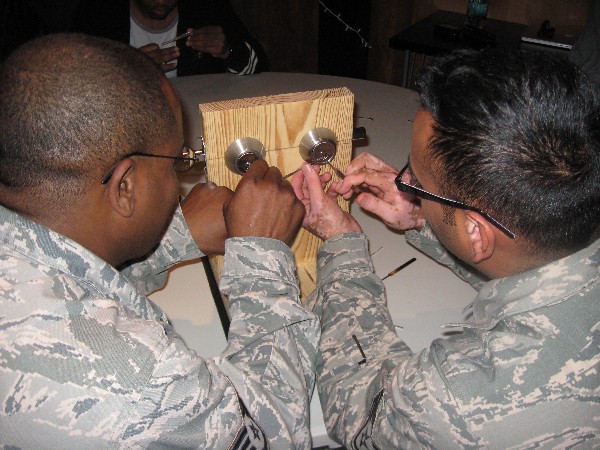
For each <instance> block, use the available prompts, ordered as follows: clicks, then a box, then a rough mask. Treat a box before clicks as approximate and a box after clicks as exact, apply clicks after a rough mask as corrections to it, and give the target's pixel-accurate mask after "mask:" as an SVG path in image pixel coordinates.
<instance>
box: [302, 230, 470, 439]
mask: <svg viewBox="0 0 600 450" xmlns="http://www.w3.org/2000/svg"><path fill="white" fill-rule="evenodd" d="M318 273H319V279H318V284H317V289H316V290H315V293H314V294H313V296H312V297H311V298H310V299H309V300H310V301H309V305H310V306H311V307H312V308H313V311H314V312H315V313H316V314H317V316H319V318H320V319H321V330H322V331H321V332H322V336H321V341H320V344H319V357H318V359H317V385H318V391H319V396H320V399H321V405H322V408H323V416H324V418H325V424H326V426H327V430H328V432H329V434H330V436H332V437H333V438H334V439H336V440H338V441H339V442H340V443H342V444H343V445H344V446H346V448H348V449H355V448H368V449H378V448H379V449H384V448H386V449H387V448H411V447H413V446H414V447H418V448H422V447H423V446H425V447H430V446H442V447H443V446H444V445H446V442H447V441H451V442H459V443H462V444H465V445H468V444H469V443H470V440H469V438H464V437H462V436H461V433H462V432H463V430H464V429H465V428H466V427H465V426H464V424H463V423H462V422H461V420H462V419H461V418H460V416H459V415H458V414H457V413H456V407H455V405H454V401H453V399H452V395H451V393H450V391H449V390H448V389H447V388H446V385H445V383H444V378H443V375H442V373H443V369H442V368H441V363H440V361H439V359H438V357H439V355H441V354H443V352H442V351H439V352H438V351H437V350H435V345H432V347H431V348H430V349H427V350H424V351H422V352H421V353H419V354H415V353H413V352H412V351H411V350H410V349H409V348H408V346H407V345H406V344H405V343H404V342H403V341H402V340H401V339H400V338H399V337H398V335H397V334H396V332H395V329H394V327H393V324H392V320H391V317H390V314H389V311H388V309H387V305H386V297H385V291H384V285H383V283H382V282H381V280H380V279H379V278H378V277H377V276H376V275H374V273H373V267H372V264H371V260H370V257H369V254H368V247H367V240H366V238H365V236H364V235H358V234H346V235H341V236H338V237H336V238H333V239H330V240H328V241H326V242H325V244H324V245H323V246H322V247H321V250H320V251H319V254H318ZM400 300H401V299H400Z"/></svg>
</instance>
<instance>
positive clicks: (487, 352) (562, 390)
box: [309, 228, 600, 449]
mask: <svg viewBox="0 0 600 450" xmlns="http://www.w3.org/2000/svg"><path fill="white" fill-rule="evenodd" d="M407 239H408V240H409V242H411V243H412V244H413V245H415V246H416V247H418V248H420V249H421V250H422V251H424V252H425V253H427V254H428V255H430V256H432V257H433V258H434V259H436V260H438V261H443V262H445V263H446V264H447V265H450V266H452V267H453V268H454V269H455V270H461V271H462V276H463V277H465V278H466V279H470V280H471V281H473V282H474V285H476V286H477V288H478V291H479V292H478V295H477V297H476V299H475V300H474V301H473V303H472V304H471V305H470V306H469V308H468V313H469V315H468V319H467V320H466V322H465V323H464V324H461V325H462V327H464V328H463V332H462V333H460V334H456V335H452V336H451V337H448V338H446V339H437V340H435V341H433V343H432V344H431V346H430V347H429V348H427V349H425V350H422V351H421V352H419V353H413V352H412V351H411V350H410V349H409V348H408V347H407V345H406V344H405V343H404V342H403V341H402V339H401V338H399V337H398V336H397V334H396V332H395V329H394V326H393V323H392V320H391V318H390V313H389V311H388V309H387V307H386V296H385V292H384V285H383V283H382V282H381V280H380V279H379V278H378V277H377V276H375V275H374V274H373V267H372V263H371V260H370V257H369V254H368V250H367V241H366V239H365V237H364V236H362V235H359V234H345V235H342V236H338V237H336V238H333V239H331V240H330V241H328V242H327V243H326V244H325V245H323V246H322V248H321V250H320V252H319V255H318V267H319V280H318V286H317V290H316V291H315V295H313V296H312V297H311V298H310V299H309V302H310V304H309V305H310V306H309V307H312V308H313V311H314V312H316V313H317V315H318V316H320V318H321V321H322V323H321V329H322V337H321V343H320V353H321V356H320V358H319V360H318V361H317V383H318V388H319V395H320V397H321V404H322V405H323V409H324V417H325V422H326V425H327V428H328V430H329V432H330V434H331V435H332V437H334V438H335V439H337V440H339V441H341V442H343V443H344V444H345V445H346V446H347V448H365V449H395V448H402V449H406V448H448V449H450V448H456V449H464V448H486V449H487V448H492V449H497V448H503V449H505V448H569V447H570V446H575V447H577V446H578V445H579V448H592V447H598V446H600V387H599V385H600V356H599V352H600V350H599V346H600V283H599V281H598V280H599V270H598V263H599V260H600V241H597V242H595V243H594V244H593V245H591V246H589V247H588V248H586V249H584V250H581V251H579V252H577V253H575V254H573V255H571V256H569V257H567V258H564V259H561V260H558V261H555V262H553V263H551V264H548V265H546V266H544V267H541V268H538V269H535V270H531V271H528V272H526V273H522V274H520V275H516V276H513V277H509V278H503V279H497V280H491V281H487V282H483V280H481V278H479V277H476V276H475V277H474V278H472V277H471V276H469V275H468V274H467V272H465V271H464V268H461V267H460V265H459V264H457V261H456V260H455V259H454V258H452V257H451V256H449V255H448V253H446V251H445V250H444V248H443V247H442V246H441V245H440V244H439V242H438V241H437V240H436V239H435V236H434V235H433V234H432V233H431V232H430V230H429V229H427V228H426V229H424V230H423V231H422V232H421V233H417V232H415V231H411V232H408V233H407ZM394 301H402V298H398V299H394ZM440 301H442V299H440ZM455 325H456V324H453V325H452V326H455ZM353 336H354V337H353ZM358 344H360V347H361V348H359V345H358ZM363 353H364V354H363Z"/></svg>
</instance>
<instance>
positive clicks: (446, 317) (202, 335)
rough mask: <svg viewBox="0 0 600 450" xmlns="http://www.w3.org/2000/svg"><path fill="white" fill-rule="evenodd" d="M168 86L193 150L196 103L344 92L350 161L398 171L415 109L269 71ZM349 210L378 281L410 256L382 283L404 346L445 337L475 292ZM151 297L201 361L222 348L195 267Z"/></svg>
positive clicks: (350, 82) (411, 97)
mask: <svg viewBox="0 0 600 450" xmlns="http://www.w3.org/2000/svg"><path fill="white" fill-rule="evenodd" d="M171 81H172V82H173V85H174V86H175V88H176V90H177V91H178V93H179V95H180V98H181V102H182V105H183V112H184V130H185V140H186V144H187V145H189V146H191V147H193V148H199V147H200V145H199V138H200V136H201V135H202V120H201V117H200V112H199V108H198V104H200V103H207V102H213V101H221V100H231V99H237V98H245V97H256V96H263V95H275V94H283V93H293V92H303V91H311V90H317V89H327V88H337V87H347V88H348V89H350V90H351V91H352V92H353V93H354V100H355V123H354V126H355V127H359V126H362V127H365V128H366V130H367V136H368V142H367V145H366V146H365V145H364V144H361V145H363V146H361V147H356V148H354V156H356V155H358V154H359V153H361V152H363V151H369V152H371V153H373V154H376V155H378V156H379V157H381V158H382V159H384V160H385V161H386V162H388V163H390V164H392V165H394V166H396V167H398V168H400V167H402V166H403V165H404V164H405V162H406V159H407V156H408V152H409V150H410V143H411V129H412V119H413V117H414V115H415V113H416V111H417V109H418V107H419V99H418V95H417V93H416V92H414V91H411V90H408V89H404V88H401V87H397V86H392V85H387V84H382V83H376V82H372V81H365V80H357V79H352V78H342V77H332V76H326V75H312V74H296V73H275V72H268V73H263V74H258V75H251V76H242V77H240V76H236V75H231V74H218V75H199V76H191V77H182V78H176V79H173V80H171ZM341 169H343V168H341ZM181 181H182V190H183V191H187V190H189V188H190V187H191V186H192V185H193V184H195V183H197V182H199V181H203V173H202V172H198V171H197V172H194V173H188V174H186V175H185V177H182V179H181ZM351 211H352V214H353V215H354V216H355V217H356V219H357V220H358V222H359V223H360V225H361V227H362V228H363V231H364V232H365V233H366V235H367V236H368V238H369V245H370V251H371V254H372V255H373V262H374V265H375V270H376V273H377V274H378V275H379V276H380V277H383V276H385V275H386V274H387V273H388V272H390V271H392V270H393V269H395V268H396V267H398V266H400V265H401V264H402V263H404V262H406V261H408V260H409V259H410V258H413V257H415V258H416V261H415V262H414V263H413V264H411V265H409V266H408V267H406V268H405V269H403V270H401V271H400V272H398V273H397V274H395V275H393V276H391V277H389V278H387V279H386V280H385V281H384V283H385V286H386V290H387V293H388V306H389V308H390V312H391V314H392V318H393V319H394V322H395V324H396V325H397V327H398V334H399V335H400V336H401V337H402V338H403V339H404V340H405V341H406V343H407V344H408V345H409V346H410V347H411V348H412V349H413V350H415V351H418V350H420V349H422V348H424V347H426V346H428V344H429V343H430V342H431V340H432V339H435V338H437V337H441V336H443V335H444V333H447V332H448V330H447V329H441V328H440V326H441V325H443V324H445V323H449V322H460V321H461V320H462V318H463V315H462V310H463V308H464V307H465V306H467V304H468V303H469V302H470V301H471V300H472V299H473V297H474V295H475V291H474V290H473V289H472V288H471V287H470V286H469V285H468V284H467V283H465V282H463V281H461V280H460V279H459V278H458V277H456V276H455V275H454V274H453V273H452V272H450V271H449V270H448V269H446V268H444V267H442V266H440V265H439V264H437V263H435V262H434V261H432V260H430V259H429V258H427V257H426V256H424V255H423V254H421V253H419V252H418V251H416V250H415V249H413V248H412V247H411V246H409V245H408V244H406V242H405V240H404V237H403V236H402V234H401V233H397V232H394V231H392V230H390V229H389V228H387V227H386V226H385V225H383V224H382V223H381V222H380V221H378V220H377V219H375V218H374V217H372V216H370V215H368V214H366V213H365V212H363V211H361V209H360V207H358V205H352V206H351ZM150 298H151V299H152V300H154V301H155V302H156V303H157V304H158V305H159V306H161V307H162V308H163V309H164V311H165V312H166V314H167V316H168V317H169V319H170V320H171V322H172V324H173V326H174V327H175V329H176V330H177V331H178V333H179V334H180V335H181V336H182V338H183V339H184V340H185V341H186V343H187V344H188V346H189V347H190V348H192V349H194V350H196V352H197V353H198V354H199V355H200V356H202V357H211V356H215V355H218V354H219V353H220V352H221V351H222V350H223V349H224V348H225V345H226V341H225V336H224V333H223V331H222V328H221V323H220V320H219V317H218V314H217V310H216V307H215V305H214V301H213V298H212V295H211V292H210V289H209V285H208V282H207V278H206V275H205V272H204V268H203V266H202V263H201V262H199V261H196V262H191V263H187V264H185V265H182V266H178V267H176V268H174V269H173V270H172V271H171V273H170V274H169V279H168V281H167V284H166V286H165V287H164V288H163V289H162V290H160V291H158V292H155V293H154V294H152V295H151V296H150ZM311 414H312V422H313V423H312V426H311V429H312V432H313V438H314V445H315V446H320V445H331V444H333V442H332V441H331V440H329V439H328V438H327V437H326V433H325V427H324V425H323V418H322V414H321V410H320V406H319V402H318V396H317V395H316V393H315V395H314V397H313V402H312V404H311Z"/></svg>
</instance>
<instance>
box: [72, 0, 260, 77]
mask: <svg viewBox="0 0 600 450" xmlns="http://www.w3.org/2000/svg"><path fill="white" fill-rule="evenodd" d="M73 31H78V32H83V33H86V34H92V35H95V36H102V37H107V38H110V39H115V40H117V41H121V42H124V43H126V44H130V45H132V46H133V47H136V48H139V49H140V50H142V51H143V52H144V53H146V54H148V55H149V56H150V57H151V58H152V59H153V60H154V61H155V62H156V63H157V64H159V65H160V66H161V67H162V69H163V70H164V71H165V72H166V73H167V76H169V77H174V76H184V75H200V74H207V73H220V72H227V71H228V72H231V73H235V74H238V75H249V74H253V73H258V72H263V71H265V70H267V66H268V63H267V56H266V55H265V53H264V50H263V49H262V46H261V45H260V43H259V42H258V41H257V40H256V39H255V38H254V37H252V35H251V34H250V32H249V31H248V30H247V29H246V27H245V25H244V24H243V23H242V21H241V20H240V19H239V18H238V16H237V15H236V14H235V12H234V10H233V8H232V7H231V5H230V4H229V1H227V0H116V1H110V2H106V1H102V0H80V2H79V5H78V7H77V9H76V11H75V14H74V17H73ZM188 31H190V32H191V35H190V36H189V37H187V38H185V39H180V40H178V41H177V42H175V43H170V44H166V45H162V43H163V42H167V41H169V40H171V39H173V38H175V37H176V36H179V35H181V34H183V33H186V32H188Z"/></svg>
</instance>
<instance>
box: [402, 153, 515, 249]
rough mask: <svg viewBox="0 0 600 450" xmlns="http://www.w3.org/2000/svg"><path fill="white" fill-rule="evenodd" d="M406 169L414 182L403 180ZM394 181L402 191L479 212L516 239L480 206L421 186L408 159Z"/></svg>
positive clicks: (512, 237) (513, 236) (513, 235)
mask: <svg viewBox="0 0 600 450" xmlns="http://www.w3.org/2000/svg"><path fill="white" fill-rule="evenodd" d="M406 171H408V175H409V177H410V179H411V182H412V183H413V184H407V183H405V182H403V181H402V176H403V175H404V173H405V172H406ZM394 181H395V183H396V187H397V188H398V189H399V190H401V191H402V192H406V193H408V194H412V195H414V196H416V197H419V198H422V199H425V200H431V201H432V202H436V203H440V204H442V205H447V206H451V207H453V208H458V209H465V210H467V211H473V212H476V213H477V214H481V215H482V216H483V217H485V218H486V219H487V220H488V221H489V222H490V223H492V224H493V225H494V226H495V227H496V228H498V229H499V230H500V231H502V232H503V233H504V234H506V235H507V236H508V237H509V238H511V239H514V238H515V237H516V235H515V233H513V232H512V231H510V230H509V229H508V228H506V227H505V226H504V225H502V224H501V223H500V222H498V221H497V220H496V219H494V218H493V217H492V216H490V215H489V214H488V213H486V212H485V211H482V210H481V209H479V208H475V207H474V206H470V205H467V204H466V203H463V202H459V201H458V200H452V199H449V198H446V197H442V196H441V195H436V194H432V193H431V192H427V191H426V190H424V189H423V188H421V187H420V185H421V184H420V183H419V180H417V178H416V177H415V175H414V174H413V173H412V170H410V161H408V162H407V163H406V165H405V166H404V168H403V169H402V170H401V171H400V173H399V174H398V176H397V177H396V179H395V180H394Z"/></svg>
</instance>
